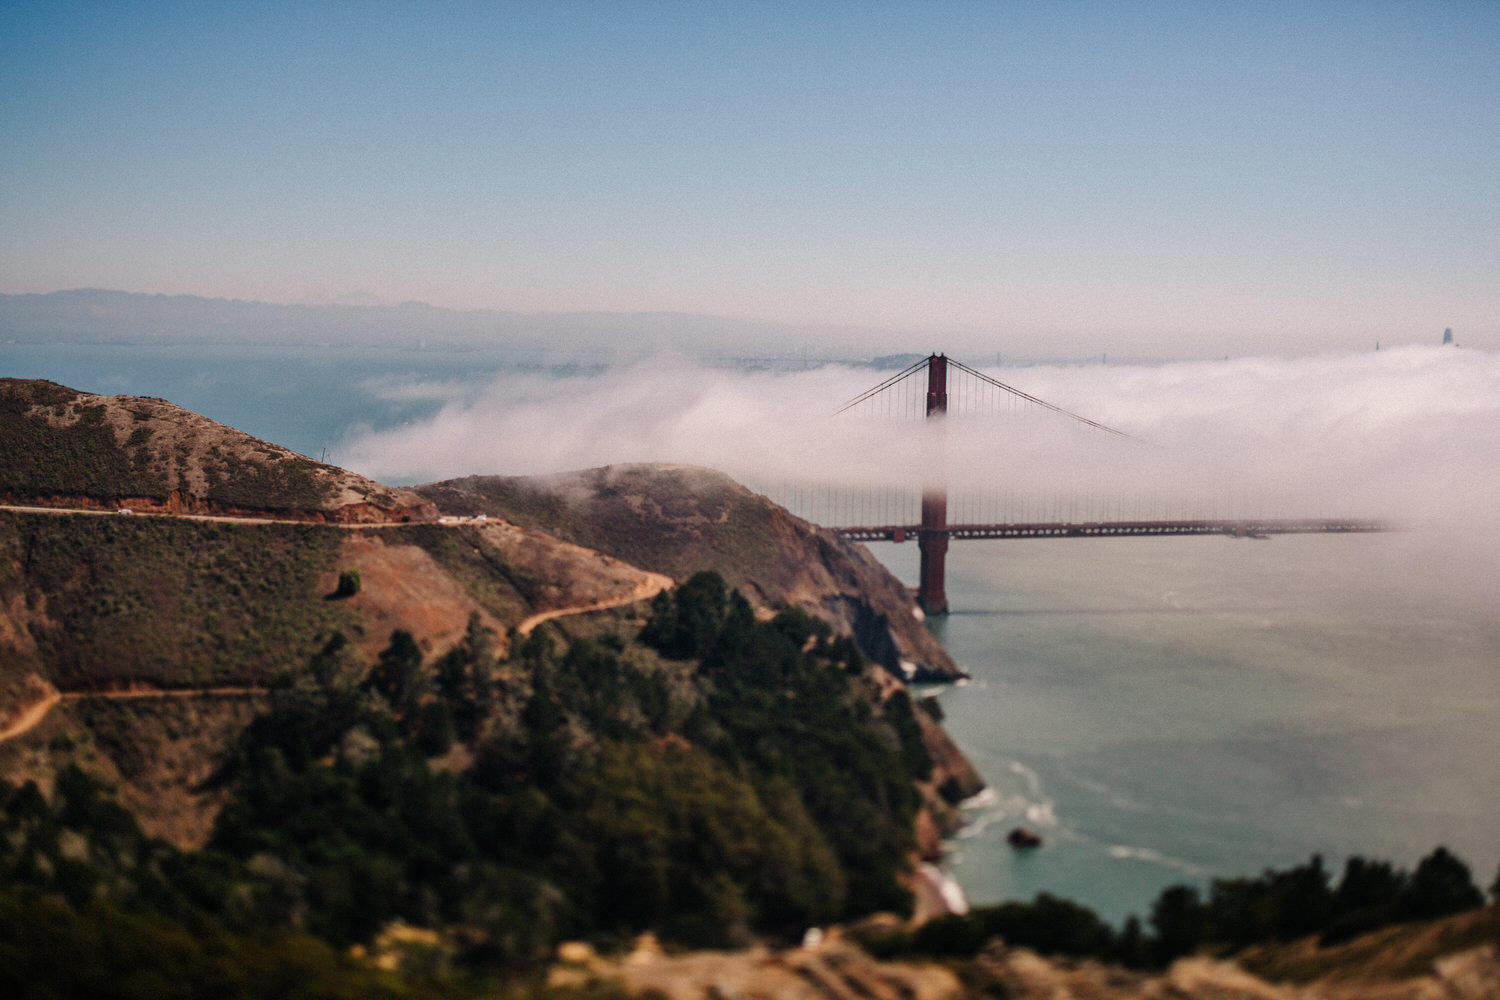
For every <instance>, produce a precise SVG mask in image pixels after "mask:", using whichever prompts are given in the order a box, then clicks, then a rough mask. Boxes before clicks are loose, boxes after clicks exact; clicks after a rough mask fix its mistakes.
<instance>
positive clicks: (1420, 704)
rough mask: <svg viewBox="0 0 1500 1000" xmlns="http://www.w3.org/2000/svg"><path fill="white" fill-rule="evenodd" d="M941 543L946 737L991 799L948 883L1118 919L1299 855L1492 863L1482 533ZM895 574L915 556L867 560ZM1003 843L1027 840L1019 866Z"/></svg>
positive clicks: (1493, 739) (1486, 564)
mask: <svg viewBox="0 0 1500 1000" xmlns="http://www.w3.org/2000/svg"><path fill="white" fill-rule="evenodd" d="M1475 541H1476V540H1475V539H1474V538H1473V537H1472V536H1443V535H1436V534H1433V533H1429V532H1422V531H1413V532H1404V533H1398V534H1383V535H1357V536H1300V537H1299V536H1279V537H1275V538H1271V539H1267V540H1249V539H1239V540H1237V539H1230V538H1120V539H1061V540H1038V541H984V542H957V543H954V544H953V546H952V547H951V549H950V550H949V562H948V566H949V579H948V593H949V598H950V601H951V603H952V607H953V611H952V614H951V615H950V616H949V617H948V618H946V619H936V620H934V621H933V622H932V627H933V629H934V631H935V632H937V634H938V635H939V636H940V637H941V638H942V640H943V642H944V644H945V646H946V647H947V649H948V650H949V651H950V652H951V653H952V655H953V656H954V658H955V659H957V660H958V661H959V663H960V664H961V665H962V666H963V667H964V668H965V669H966V670H968V671H969V672H970V673H971V674H972V676H973V680H972V682H970V683H969V684H968V685H966V686H962V687H955V688H951V689H949V690H947V691H945V692H943V693H942V694H941V695H940V696H939V697H940V699H941V700H940V703H941V705H942V707H943V709H944V712H945V714H946V718H947V722H946V725H947V727H948V729H949V731H950V732H951V733H952V734H953V736H954V737H955V739H956V740H957V741H958V743H959V745H960V746H962V747H963V749H964V750H965V751H966V752H967V753H968V754H969V756H970V757H971V759H972V760H973V761H974V763H975V765H976V766H977V767H978V768H979V769H980V771H981V773H982V774H983V775H984V777H985V778H986V779H987V780H988V781H989V782H990V785H991V789H990V791H989V792H988V793H986V795H984V796H983V797H981V799H980V800H978V801H976V802H974V803H972V804H971V806H970V808H969V809H968V819H969V824H968V826H967V827H966V829H964V830H963V832H962V833H961V834H959V836H957V837H956V838H954V839H953V840H952V842H951V844H950V847H951V849H952V853H951V855H950V857H949V859H948V863H947V868H948V870H949V871H950V873H951V874H952V875H953V876H954V877H955V878H956V879H957V880H958V882H959V883H960V884H961V885H962V886H963V888H964V890H965V892H966V893H967V894H968V896H969V898H970V900H971V901H972V902H976V903H984V902H997V901H1001V900H1005V899H1030V898H1031V897H1033V896H1034V895H1035V894H1036V893H1039V892H1049V893H1052V894H1054V895H1060V896H1064V897H1067V898H1071V899H1074V900H1076V901H1078V902H1080V903H1084V904H1085V905H1088V906H1090V907H1092V908H1094V909H1095V910H1096V911H1097V912H1099V913H1100V914H1101V915H1102V916H1104V917H1106V918H1107V919H1109V920H1111V921H1112V922H1115V923H1118V922H1119V921H1121V920H1123V918H1124V917H1125V916H1127V915H1128V914H1131V913H1135V914H1138V915H1140V916H1142V917H1143V918H1144V917H1145V916H1146V915H1147V914H1148V913H1149V907H1150V903H1151V901H1152V900H1153V899H1154V898H1155V896H1156V895H1157V894H1158V893H1159V892H1160V891H1161V889H1162V888H1164V887H1166V886H1167V885H1171V884H1175V883H1183V882H1186V883H1191V884H1197V885H1200V886H1205V885H1206V884H1207V882H1208V880H1209V879H1211V878H1213V877H1220V876H1234V875H1254V874H1258V873H1259V872H1260V871H1261V870H1262V869H1263V868H1265V867H1267V866H1273V867H1286V866H1290V865H1293V864H1297V863H1301V862H1304V861H1306V860H1307V859H1308V858H1309V857H1310V856H1311V855H1312V854H1314V853H1317V854H1321V855H1322V856H1323V857H1324V859H1325V861H1326V862H1327V863H1328V864H1329V865H1330V866H1333V867H1335V868H1338V867H1341V866H1342V863H1343V860H1344V859H1345V858H1346V857H1348V856H1349V855H1352V854H1362V855H1364V856H1366V857H1378V858H1383V859H1389V860H1393V861H1396V862H1398V863H1399V864H1402V865H1404V866H1407V867H1411V866H1413V865H1414V864H1415V863H1416V861H1417V860H1418V859H1419V858H1420V857H1421V856H1422V855H1424V854H1426V853H1428V852H1429V851H1430V850H1431V849H1432V848H1433V847H1435V846H1436V845H1438V844H1443V845H1446V846H1448V847H1449V848H1450V849H1452V850H1454V851H1456V852H1457V853H1458V854H1459V856H1460V857H1463V858H1464V859H1466V860H1467V861H1468V862H1469V863H1470V865H1471V866H1472V867H1473V868H1474V869H1475V877H1476V881H1477V882H1478V883H1479V884H1480V885H1481V886H1488V885H1490V884H1491V882H1492V881H1493V880H1494V878H1495V875H1496V865H1497V863H1500V782H1497V780H1496V763H1497V761H1500V567H1497V565H1496V563H1495V561H1494V559H1493V556H1492V553H1493V552H1494V551H1496V550H1495V547H1494V544H1493V543H1494V539H1493V538H1491V539H1488V540H1487V543H1486V544H1475ZM871 548H872V551H874V552H875V553H876V555H877V556H879V557H880V558H881V559H882V560H883V561H885V562H886V564H887V565H888V566H889V567H890V568H891V569H892V570H893V571H894V572H895V573H896V574H897V575H898V576H899V577H901V578H902V579H903V580H904V581H906V582H908V583H914V582H915V579H916V569H917V552H916V547H915V545H910V544H908V545H904V546H898V545H893V544H881V545H875V546H872V547H871ZM1015 826H1026V827H1029V828H1031V829H1033V830H1035V831H1036V832H1038V833H1040V834H1041V835H1042V836H1043V838H1044V839H1045V844H1044V846H1043V847H1041V848H1040V849H1037V850H1032V851H1016V850H1013V849H1011V848H1010V847H1009V846H1008V845H1007V844H1006V843H1005V835H1006V834H1007V833H1008V832H1009V831H1010V830H1011V829H1012V828H1014V827H1015Z"/></svg>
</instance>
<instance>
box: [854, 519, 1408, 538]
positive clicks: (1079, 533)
mask: <svg viewBox="0 0 1500 1000" xmlns="http://www.w3.org/2000/svg"><path fill="white" fill-rule="evenodd" d="M833 530H834V531H837V532H838V533H839V534H841V535H843V536H844V537H845V538H848V539H850V540H852V541H856V542H904V541H906V540H907V539H908V538H913V539H914V538H920V537H921V536H922V533H923V532H924V531H926V532H928V533H929V534H942V535H947V536H948V537H949V538H950V539H966V538H967V539H981V538H1109V537H1120V536H1130V535H1229V536H1231V537H1234V538H1247V537H1248V538H1257V537H1263V536H1266V535H1308V534H1350V533H1356V532H1369V531H1392V530H1394V526H1393V525H1392V524H1391V523H1390V522H1387V521H1374V520H1368V519H1364V518H1351V517H1340V518H1254V519H1245V520H1227V521H1081V522H1080V521H1050V522H1035V523H1025V524H950V525H948V526H947V527H945V528H938V529H931V528H923V527H922V526H921V525H920V524H891V525H877V526H864V527H851V528H834V529H833Z"/></svg>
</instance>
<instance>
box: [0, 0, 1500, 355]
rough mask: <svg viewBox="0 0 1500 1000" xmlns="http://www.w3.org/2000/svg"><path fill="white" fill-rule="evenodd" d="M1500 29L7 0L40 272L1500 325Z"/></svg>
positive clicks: (251, 293) (17, 259)
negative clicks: (1498, 56)
mask: <svg viewBox="0 0 1500 1000" xmlns="http://www.w3.org/2000/svg"><path fill="white" fill-rule="evenodd" d="M1495 51H1500V5H1497V4H1493V3H1482V2H1467V3H1465V2H1449V3H1432V4H1422V5H1412V4H1396V3H1329V2H1317V3H1309V4H1302V5H1296V6H1281V5H1204V4H1192V3H1144V4H1137V5H1131V6H1128V7H1121V6H1119V5H1112V4H1087V3H1086V4H1077V5H1067V6H1060V5H1055V4H1040V3H1005V4H1001V3H995V4H984V3H957V2H954V3H935V4H921V5H918V4H894V3H889V4H888V3H873V4H845V3H832V2H823V3H811V4H803V5H796V6H786V7H780V6H775V5H735V6H733V7H720V6H718V5H701V4H690V3H671V2H662V3H633V4H632V3H627V4H604V3H567V2H558V3H546V4H542V3H508V4H499V5H493V6H490V5H471V4H463V3H440V4H434V5H409V4H398V3H375V4H354V3H330V4H321V5H314V6H311V7H308V6H305V5H292V4H280V3H268V4H255V5H231V4H219V3H195V4H175V3H119V4H107V5H106V4H95V3H49V4H46V5H32V4H8V5H6V6H5V7H4V8H3V9H0V129H3V131H4V134H5V135H6V136H7V143H6V145H7V150H6V154H5V155H4V156H3V157H0V292H4V293H8V294H22V293H47V292H53V291H58V290H62V289H76V288H105V289H118V290H122V291H128V292H143V293H162V294H186V295H197V296H204V297H209V298H214V297H223V298H230V299H239V300H245V301H255V302H271V303H311V304H317V303H335V302H343V303H359V304H377V303H382V304H397V303H401V302H406V301H421V302H426V303H430V304H432V305H434V306H439V307H442V308H447V309H458V310H464V309H494V310H505V311H514V312H560V313H576V312H588V311H604V312H624V313H641V312H674V313H690V314H703V315H709V316H723V317H731V318H736V319H742V320H747V321H750V322H751V323H760V324H766V325H767V326H768V327H774V326H777V325H782V326H786V325H790V326H798V327H807V328H816V327H834V328H845V329H852V330H856V331H857V330H860V329H868V330H871V331H885V332H888V333H891V334H893V336H892V340H895V341H899V340H900V339H901V336H900V335H902V334H904V335H907V336H908V339H909V340H910V341H911V343H912V349H914V350H918V351H924V350H927V349H932V348H937V349H944V348H949V349H951V350H954V351H958V350H984V351H987V352H993V351H994V350H996V349H1001V350H1004V349H1011V348H1012V345H1015V344H1021V343H1024V344H1026V345H1028V350H1029V351H1030V352H1031V353H1033V354H1036V355H1043V356H1045V355H1049V354H1088V353H1098V354H1103V353H1105V352H1108V353H1118V354H1121V355H1152V356H1163V357H1174V356H1175V357H1204V356H1213V355H1245V354H1252V353H1274V352H1298V353H1307V352H1313V351H1317V350H1324V349H1365V348H1373V346H1374V345H1375V344H1376V343H1377V342H1379V343H1381V344H1383V345H1385V346H1387V347H1389V346H1394V345H1397V344H1401V343H1436V342H1438V341H1439V340H1440V339H1441V337H1442V335H1443V331H1444V329H1445V328H1451V329H1452V330H1453V331H1454V338H1455V340H1457V341H1459V342H1460V343H1462V344H1464V345H1465V346H1466V347H1470V348H1477V349H1496V348H1500V280H1497V276H1500V183H1497V181H1500V61H1497V60H1495V59H1494V56H1493V53H1494V52H1495ZM872 336H874V335H872ZM875 339H881V338H880V337H875Z"/></svg>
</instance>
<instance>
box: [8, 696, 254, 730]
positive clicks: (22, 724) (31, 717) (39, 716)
mask: <svg viewBox="0 0 1500 1000" xmlns="http://www.w3.org/2000/svg"><path fill="white" fill-rule="evenodd" d="M270 693H271V689H270V688H263V687H208V688H123V689H121V690H118V691H58V690H56V689H50V690H49V691H48V692H47V694H46V695H45V696H44V697H43V698H42V699H41V700H40V701H36V702H33V703H32V704H30V705H28V706H27V707H26V708H25V709H24V710H22V712H21V714H20V715H18V716H16V718H15V720H14V721H13V722H12V723H11V724H10V725H8V726H6V727H5V728H4V729H0V743H4V742H6V741H7V740H13V739H15V738H16V737H17V736H24V735H26V734H27V733H29V732H31V731H32V730H33V729H35V728H36V727H37V726H38V725H39V724H40V723H41V721H42V720H43V719H45V718H46V717H47V713H48V712H50V711H52V709H53V708H55V707H56V706H58V705H60V704H62V703H63V702H65V701H84V700H85V699H93V698H102V699H105V700H107V701H133V700H139V699H144V698H158V699H161V698H255V697H260V696H262V695H267V694H270Z"/></svg>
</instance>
